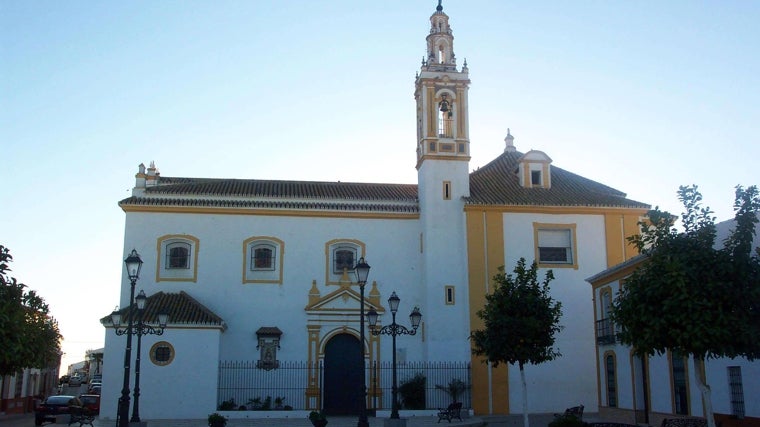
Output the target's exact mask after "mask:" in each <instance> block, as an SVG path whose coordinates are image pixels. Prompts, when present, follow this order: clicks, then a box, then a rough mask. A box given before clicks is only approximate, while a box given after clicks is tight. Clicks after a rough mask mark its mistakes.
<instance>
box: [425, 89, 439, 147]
mask: <svg viewBox="0 0 760 427" xmlns="http://www.w3.org/2000/svg"><path fill="white" fill-rule="evenodd" d="M424 87H425V89H427V91H426V92H427V93H426V94H425V95H426V96H425V97H426V98H427V109H426V110H427V111H425V109H423V114H425V116H426V117H427V122H428V126H427V136H428V138H435V137H437V136H438V123H436V122H437V118H438V117H437V116H438V114H436V111H437V109H436V107H435V88H434V87H432V86H427V85H425V86H424Z"/></svg>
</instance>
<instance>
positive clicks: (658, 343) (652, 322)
mask: <svg viewBox="0 0 760 427" xmlns="http://www.w3.org/2000/svg"><path fill="white" fill-rule="evenodd" d="M678 198H679V200H680V201H681V202H682V203H683V206H684V213H683V214H682V215H681V221H682V227H683V231H678V230H677V229H676V228H675V227H674V224H675V217H674V216H672V215H670V214H669V213H667V212H662V211H660V210H659V209H655V210H653V211H650V212H649V215H648V220H647V221H643V222H641V223H639V226H640V228H641V232H640V234H638V235H635V236H632V237H630V238H629V241H630V242H631V243H633V244H634V245H635V246H636V247H637V248H638V250H639V252H640V253H641V254H643V255H644V256H646V257H647V258H646V260H645V262H643V263H642V265H641V267H639V268H638V269H637V270H636V271H634V272H633V274H632V275H631V276H630V277H629V278H628V279H627V280H626V282H625V286H623V287H622V289H621V290H620V293H619V294H618V296H617V298H616V299H615V302H614V304H613V308H612V319H613V321H614V322H615V323H616V324H617V325H618V326H619V328H620V332H619V333H618V338H619V339H620V341H621V342H622V343H624V344H627V345H630V346H631V347H632V348H633V350H634V352H635V353H637V354H638V355H640V356H642V357H646V356H651V355H654V354H655V353H656V354H663V353H665V352H666V351H667V350H670V351H672V352H674V353H677V354H680V355H683V356H687V355H690V356H692V357H693V358H694V360H695V362H696V363H697V364H698V365H699V366H700V367H701V368H703V367H704V361H705V358H715V357H738V356H744V357H747V358H749V359H754V358H755V357H758V355H760V346H759V344H758V342H757V341H758V340H757V337H758V336H760V279H759V277H760V276H759V275H758V272H760V263H759V262H758V259H759V256H760V252H758V251H757V250H756V251H755V254H754V255H753V253H752V252H753V251H752V241H753V238H754V233H755V228H756V224H757V222H758V217H757V212H758V209H759V208H760V198H759V197H758V191H757V187H755V186H752V187H749V188H747V189H744V188H742V187H740V186H739V187H737V188H736V199H735V200H736V201H735V203H734V210H735V220H736V223H735V227H734V228H733V230H732V231H731V234H730V236H729V237H728V239H726V241H725V242H724V245H723V246H722V247H716V242H715V240H716V227H715V219H714V218H713V217H712V216H711V214H712V212H711V211H710V209H709V208H706V207H703V206H702V195H701V194H700V193H699V191H698V189H697V187H696V186H682V187H680V188H679V191H678ZM695 371H696V372H695V379H696V382H697V384H698V385H699V388H700V390H701V392H702V395H703V398H704V401H705V409H706V412H707V420H708V423H709V425H710V427H714V425H715V420H714V417H713V411H712V401H711V398H710V387H709V385H707V384H706V381H705V378H702V375H701V374H700V372H702V371H704V369H696V370H695Z"/></svg>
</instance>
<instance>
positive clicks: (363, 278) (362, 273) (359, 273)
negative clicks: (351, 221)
mask: <svg viewBox="0 0 760 427" xmlns="http://www.w3.org/2000/svg"><path fill="white" fill-rule="evenodd" d="M370 268H371V267H370V266H369V264H367V263H366V262H364V257H361V258H359V262H357V263H356V265H355V266H354V272H355V273H356V282H357V283H358V284H359V294H360V298H359V352H360V356H361V362H362V389H361V391H360V393H359V395H360V396H361V400H362V402H361V405H360V406H359V422H358V423H357V424H356V425H357V427H369V421H368V420H367V379H366V378H365V375H366V366H365V364H364V286H365V285H366V284H367V277H369V269H370Z"/></svg>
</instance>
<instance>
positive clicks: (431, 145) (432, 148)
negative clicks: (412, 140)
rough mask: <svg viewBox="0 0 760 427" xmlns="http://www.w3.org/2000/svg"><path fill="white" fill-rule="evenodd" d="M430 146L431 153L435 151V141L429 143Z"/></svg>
mask: <svg viewBox="0 0 760 427" xmlns="http://www.w3.org/2000/svg"><path fill="white" fill-rule="evenodd" d="M428 147H429V148H428V150H429V151H430V152H431V153H435V142H431V143H430V144H428Z"/></svg>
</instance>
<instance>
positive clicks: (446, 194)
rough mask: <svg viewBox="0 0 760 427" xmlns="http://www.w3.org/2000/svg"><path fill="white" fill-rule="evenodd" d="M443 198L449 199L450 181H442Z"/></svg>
mask: <svg viewBox="0 0 760 427" xmlns="http://www.w3.org/2000/svg"><path fill="white" fill-rule="evenodd" d="M443 200H451V181H443Z"/></svg>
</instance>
